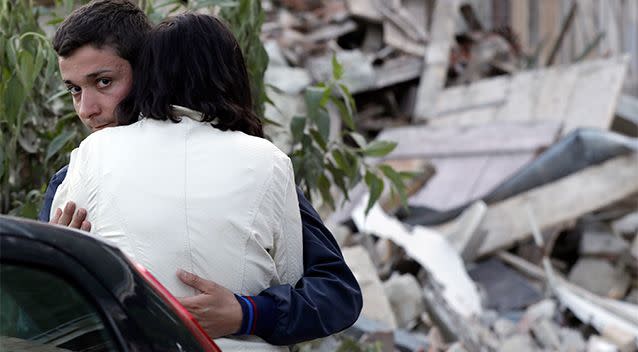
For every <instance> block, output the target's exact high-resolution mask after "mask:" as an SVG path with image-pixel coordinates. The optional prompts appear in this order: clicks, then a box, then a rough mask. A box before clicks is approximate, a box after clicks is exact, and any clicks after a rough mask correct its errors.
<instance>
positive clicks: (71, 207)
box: [58, 202, 75, 226]
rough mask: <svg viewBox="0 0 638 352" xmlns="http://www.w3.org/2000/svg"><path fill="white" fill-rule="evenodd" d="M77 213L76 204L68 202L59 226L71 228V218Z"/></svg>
mask: <svg viewBox="0 0 638 352" xmlns="http://www.w3.org/2000/svg"><path fill="white" fill-rule="evenodd" d="M74 213H75V203H73V202H67V203H66V205H65V206H64V210H63V211H62V216H61V217H60V220H59V221H58V224H60V225H64V226H69V224H70V223H71V218H73V214H74Z"/></svg>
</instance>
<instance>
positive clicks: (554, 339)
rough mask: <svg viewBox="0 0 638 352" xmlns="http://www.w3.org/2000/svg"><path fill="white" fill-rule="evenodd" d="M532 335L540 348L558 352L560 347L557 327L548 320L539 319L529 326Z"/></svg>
mask: <svg viewBox="0 0 638 352" xmlns="http://www.w3.org/2000/svg"><path fill="white" fill-rule="evenodd" d="M531 330H532V334H533V335H534V338H535V339H536V341H537V342H538V344H539V345H541V347H543V348H545V349H546V350H549V351H558V350H560V347H561V342H560V337H559V335H558V326H557V325H556V324H555V323H553V322H552V321H551V320H549V319H541V320H540V321H537V322H536V323H535V324H534V325H532V326H531Z"/></svg>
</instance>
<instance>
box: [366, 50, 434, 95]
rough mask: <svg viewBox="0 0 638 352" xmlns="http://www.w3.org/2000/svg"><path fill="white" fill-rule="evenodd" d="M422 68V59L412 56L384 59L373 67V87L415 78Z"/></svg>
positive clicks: (377, 87)
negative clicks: (382, 62) (384, 60)
mask: <svg viewBox="0 0 638 352" xmlns="http://www.w3.org/2000/svg"><path fill="white" fill-rule="evenodd" d="M422 70H423V60H422V59H420V58H416V57H412V56H401V57H398V58H396V59H391V60H386V62H384V64H383V65H381V67H374V86H373V87H372V88H373V89H380V88H385V87H389V86H391V85H394V84H397V83H402V82H407V81H411V80H413V79H416V78H418V77H419V75H420V74H421V71H422Z"/></svg>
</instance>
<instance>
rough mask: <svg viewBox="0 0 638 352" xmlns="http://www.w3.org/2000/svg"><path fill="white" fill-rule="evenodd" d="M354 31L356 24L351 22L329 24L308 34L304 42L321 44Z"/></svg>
mask: <svg viewBox="0 0 638 352" xmlns="http://www.w3.org/2000/svg"><path fill="white" fill-rule="evenodd" d="M355 29H357V23H356V22H355V21H353V20H347V21H344V22H343V23H335V24H329V25H326V26H322V27H320V28H319V29H316V30H314V31H312V32H310V33H308V34H307V35H306V36H305V37H304V41H306V42H321V41H326V40H331V39H337V38H339V37H340V36H342V35H344V34H347V33H350V32H352V31H354V30H355Z"/></svg>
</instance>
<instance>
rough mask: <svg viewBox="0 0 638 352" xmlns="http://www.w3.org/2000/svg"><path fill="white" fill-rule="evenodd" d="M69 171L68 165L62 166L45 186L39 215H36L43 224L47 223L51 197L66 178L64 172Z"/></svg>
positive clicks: (51, 201)
mask: <svg viewBox="0 0 638 352" xmlns="http://www.w3.org/2000/svg"><path fill="white" fill-rule="evenodd" d="M68 169H69V165H66V166H64V167H63V168H61V169H60V170H59V171H58V172H56V173H55V175H53V177H51V181H49V185H48V186H47V190H46V192H45V193H44V200H43V201H42V208H40V213H38V220H39V221H43V222H49V215H50V214H51V204H52V203H53V197H54V196H55V192H56V191H57V190H58V187H59V186H60V184H62V181H64V178H66V172H67V170H68Z"/></svg>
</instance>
